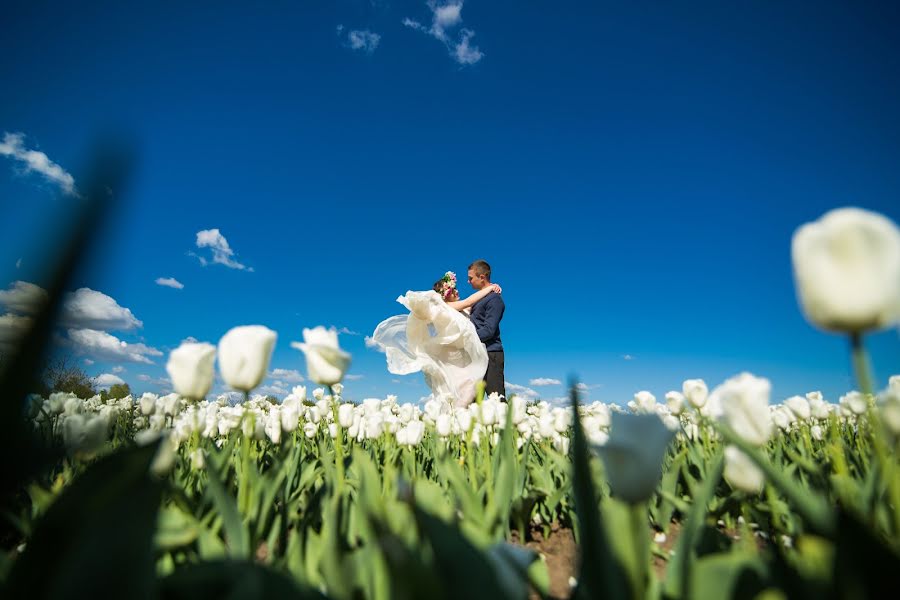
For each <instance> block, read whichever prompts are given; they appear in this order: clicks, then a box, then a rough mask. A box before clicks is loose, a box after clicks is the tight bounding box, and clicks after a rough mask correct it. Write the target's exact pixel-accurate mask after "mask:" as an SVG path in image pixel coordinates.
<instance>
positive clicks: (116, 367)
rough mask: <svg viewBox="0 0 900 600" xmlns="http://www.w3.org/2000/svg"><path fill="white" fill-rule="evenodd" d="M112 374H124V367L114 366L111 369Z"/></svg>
mask: <svg viewBox="0 0 900 600" xmlns="http://www.w3.org/2000/svg"><path fill="white" fill-rule="evenodd" d="M112 372H113V373H124V372H125V367H123V366H122V365H117V366H115V367H113V368H112Z"/></svg>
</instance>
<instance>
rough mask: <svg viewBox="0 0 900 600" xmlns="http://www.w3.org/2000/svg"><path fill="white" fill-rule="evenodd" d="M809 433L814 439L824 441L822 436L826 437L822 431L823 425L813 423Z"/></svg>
mask: <svg viewBox="0 0 900 600" xmlns="http://www.w3.org/2000/svg"><path fill="white" fill-rule="evenodd" d="M809 434H810V435H811V436H812V438H813V439H814V440H817V441H820V442H821V441H822V438H823V437H825V433H824V432H823V431H822V426H821V425H818V424H816V425H813V426H812V427H810V428H809Z"/></svg>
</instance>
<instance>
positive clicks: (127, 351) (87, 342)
mask: <svg viewBox="0 0 900 600" xmlns="http://www.w3.org/2000/svg"><path fill="white" fill-rule="evenodd" d="M67 343H68V344H69V345H71V346H72V347H73V348H74V349H75V350H76V351H77V352H79V353H81V354H87V355H90V356H92V357H94V358H95V359H99V360H107V361H110V362H120V361H125V362H137V363H145V364H148V365H152V364H154V363H153V361H152V360H150V359H149V358H147V357H148V356H162V352H160V351H159V350H157V349H156V348H151V347H150V346H146V345H144V344H129V343H127V342H124V341H122V340H120V339H119V338H117V337H116V336H114V335H111V334H109V333H106V332H105V331H97V330H96V329H69V338H68V340H67Z"/></svg>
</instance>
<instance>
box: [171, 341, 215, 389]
mask: <svg viewBox="0 0 900 600" xmlns="http://www.w3.org/2000/svg"><path fill="white" fill-rule="evenodd" d="M215 360H216V347H215V346H213V345H212V344H206V343H191V342H184V343H182V344H181V345H180V346H178V347H177V348H175V349H174V350H172V352H171V353H170V354H169V362H168V363H166V371H167V372H168V373H169V377H171V378H172V387H174V388H175V391H176V392H178V393H179V394H181V395H182V396H184V397H185V398H191V399H193V400H201V399H203V398H204V397H205V396H206V394H207V393H208V392H209V388H211V387H212V383H213V367H214V363H215Z"/></svg>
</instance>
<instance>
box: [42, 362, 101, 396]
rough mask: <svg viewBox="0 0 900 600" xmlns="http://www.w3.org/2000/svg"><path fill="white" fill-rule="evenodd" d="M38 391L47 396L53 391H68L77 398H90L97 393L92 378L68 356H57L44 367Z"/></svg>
mask: <svg viewBox="0 0 900 600" xmlns="http://www.w3.org/2000/svg"><path fill="white" fill-rule="evenodd" d="M38 392H39V393H40V394H41V395H42V396H49V395H50V394H52V393H53V392H68V393H71V394H75V395H76V396H78V397H79V398H90V397H91V396H95V395H96V394H97V389H96V387H95V382H94V378H93V377H91V376H89V375H88V374H87V373H85V372H84V369H82V368H81V367H79V366H78V365H77V364H76V363H75V362H74V361H72V360H71V358H69V357H63V358H58V359H55V360H53V361H51V362H50V363H48V364H47V366H46V367H45V368H44V370H43V372H42V374H41V381H40V385H39V386H38Z"/></svg>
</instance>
